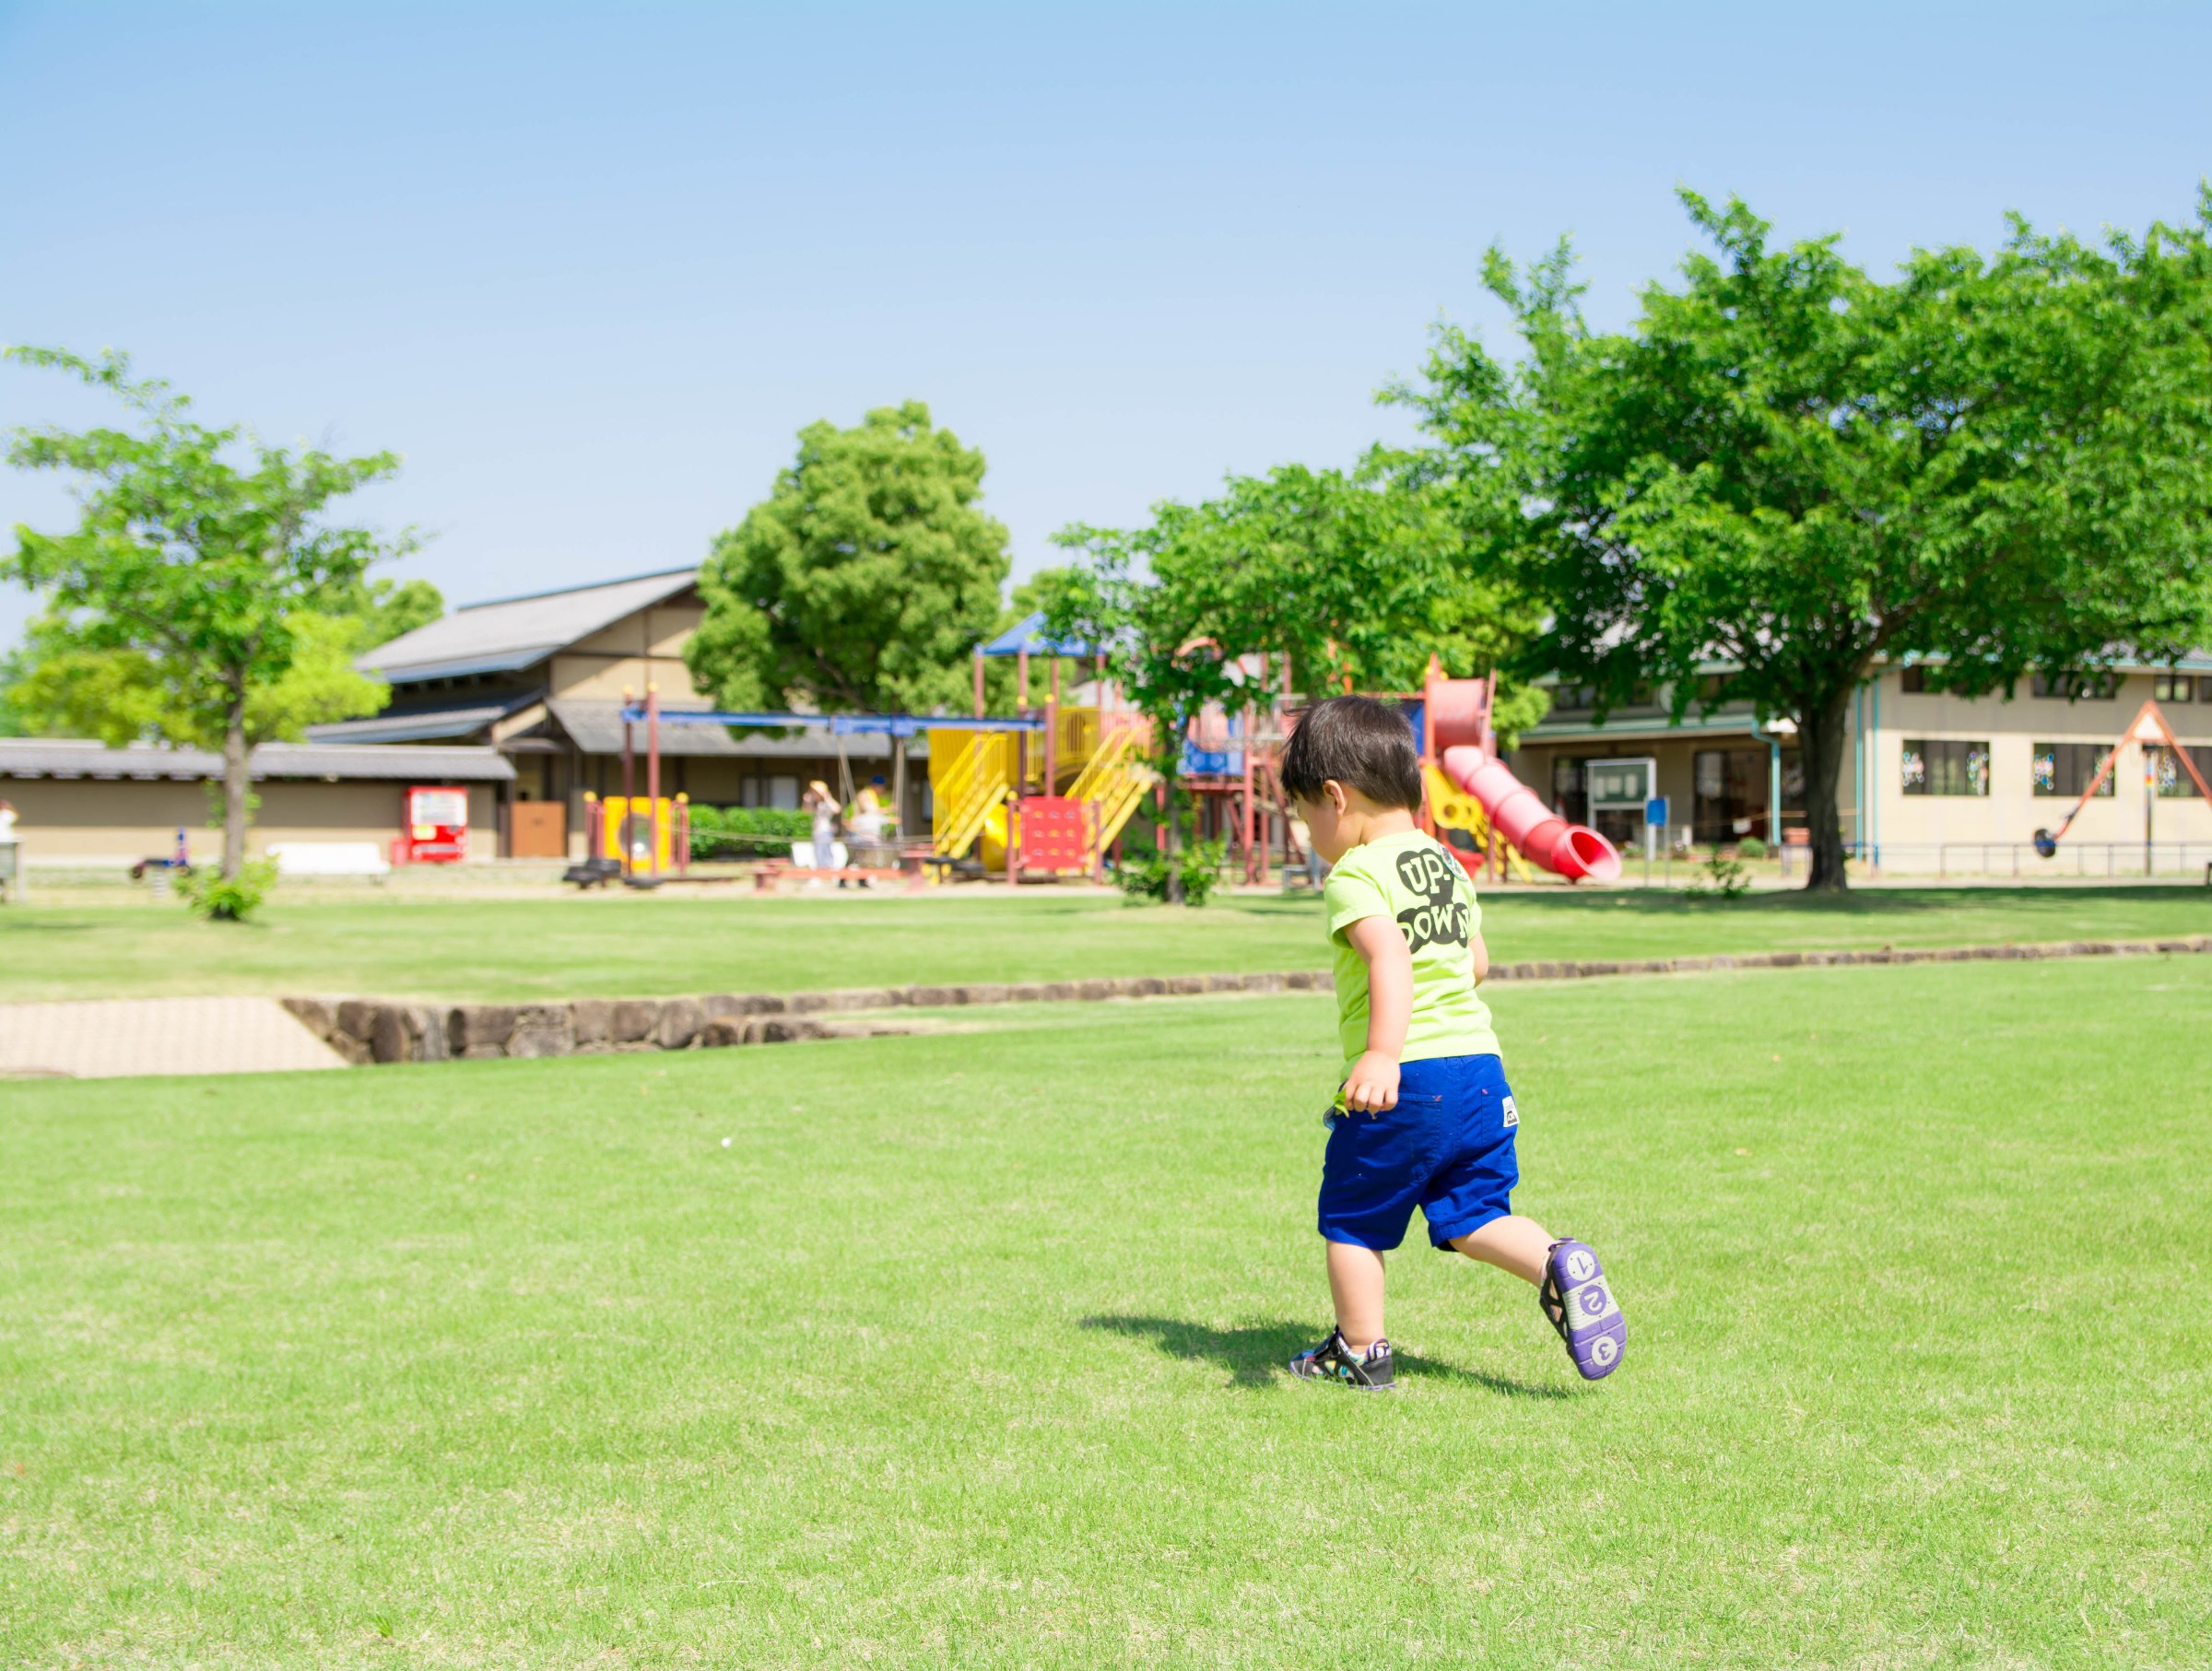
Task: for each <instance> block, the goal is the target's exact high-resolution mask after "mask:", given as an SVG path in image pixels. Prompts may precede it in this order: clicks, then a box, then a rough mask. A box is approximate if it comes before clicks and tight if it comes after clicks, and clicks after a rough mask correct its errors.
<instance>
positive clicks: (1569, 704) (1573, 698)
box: [1551, 685, 1597, 713]
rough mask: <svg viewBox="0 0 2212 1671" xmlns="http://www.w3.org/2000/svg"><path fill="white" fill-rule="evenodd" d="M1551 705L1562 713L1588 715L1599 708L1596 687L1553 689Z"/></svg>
mask: <svg viewBox="0 0 2212 1671" xmlns="http://www.w3.org/2000/svg"><path fill="white" fill-rule="evenodd" d="M1551 705H1552V706H1553V707H1554V708H1557V709H1559V711H1560V712H1562V713H1587V712H1590V710H1591V709H1593V708H1594V707H1596V706H1597V687H1596V686H1595V685H1559V686H1555V687H1553V688H1552V693H1551Z"/></svg>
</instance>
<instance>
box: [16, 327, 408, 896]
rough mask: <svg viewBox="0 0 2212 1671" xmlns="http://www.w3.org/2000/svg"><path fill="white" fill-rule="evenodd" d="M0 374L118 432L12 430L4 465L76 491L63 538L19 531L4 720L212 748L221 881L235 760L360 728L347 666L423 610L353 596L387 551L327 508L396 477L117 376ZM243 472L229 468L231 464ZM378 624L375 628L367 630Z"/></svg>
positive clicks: (368, 691)
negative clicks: (311, 733)
mask: <svg viewBox="0 0 2212 1671" xmlns="http://www.w3.org/2000/svg"><path fill="white" fill-rule="evenodd" d="M7 357H8V358H9V359H15V360H18V361H19V362H21V363H23V364H26V365H31V366H42V367H47V368H50V369H53V370H56V371H65V372H67V373H69V374H71V375H73V376H76V377H77V378H80V379H81V380H82V381H84V382H87V383H88V384H90V385H91V386H93V387H95V388H98V389H101V390H104V391H106V392H108V393H110V394H114V395H115V396H117V397H118V398H119V399H120V400H122V401H123V402H124V405H125V406H127V407H128V408H129V409H130V410H131V411H132V412H133V414H134V415H135V418H136V419H137V425H136V427H135V429H131V430H112V429H96V430H84V431H82V432H75V431H69V430H59V429H19V430H17V431H15V433H14V435H13V436H12V437H11V439H10V442H9V446H8V459H9V462H10V463H12V464H15V465H19V466H21V467H23V468H25V469H33V470H68V471H74V472H76V473H77V474H78V476H79V477H82V486H81V488H80V490H79V492H78V495H77V499H78V505H79V517H78V522H77V525H76V528H75V529H74V530H72V531H70V532H69V533H66V534H41V533H37V532H35V531H33V530H32V529H29V528H26V527H18V528H17V529H16V549H15V551H14V553H13V554H12V555H11V556H9V557H7V558H6V559H0V575H5V576H6V577H8V578H12V579H15V580H17V581H19V582H22V583H23V584H25V585H27V586H29V587H32V588H34V589H36V590H38V591H40V592H41V593H42V594H44V596H45V599H46V608H45V612H44V613H43V614H42V615H41V617H40V618H39V619H38V620H37V621H35V622H34V623H33V624H32V627H31V629H30V631H29V635H28V637H27V641H26V646H25V650H24V652H23V653H22V654H21V656H20V657H19V658H18V659H19V663H20V665H21V669H22V671H21V677H20V678H19V680H18V682H17V683H16V684H15V685H14V686H13V687H12V688H11V692H10V703H11V705H12V706H14V707H15V708H16V709H18V712H28V713H29V714H30V715H31V716H33V717H34V719H35V720H37V721H40V722H44V723H46V724H51V723H53V722H54V721H56V720H59V721H62V722H64V723H66V724H68V725H69V728H71V729H76V730H83V731H88V732H90V733H92V734H93V735H98V736H101V737H104V738H106V739H108V740H109V741H112V742H118V743H121V742H128V741H132V740H135V739H137V738H141V737H146V738H159V739H163V740H167V741H169V742H172V743H178V744H183V745H191V746H196V747H212V748H219V749H220V750H221V752H222V757H223V873H224V874H225V875H226V876H235V875H236V874H237V873H238V870H239V867H240V866H241V865H242V864H243V863H244V861H245V846H246V828H247V823H248V818H249V812H250V806H251V785H250V783H249V778H248V757H249V755H250V754H251V752H252V750H253V747H254V746H255V745H256V744H259V743H262V742H265V741H270V740H273V739H277V738H285V737H295V736H297V735H299V734H300V729H301V728H302V727H303V726H306V725H308V724H312V723H314V722H315V721H318V720H325V719H337V718H343V717H345V716H347V715H348V714H354V713H363V712H375V711H376V709H377V708H379V707H380V706H382V703H383V701H384V700H386V696H387V693H386V691H385V690H384V688H383V687H382V686H381V685H380V684H378V683H377V682H376V681H374V680H371V679H367V678H364V677H361V676H360V675H359V674H357V673H355V672H354V671H353V669H352V666H351V665H350V663H351V657H352V655H353V653H355V652H356V651H357V650H358V649H359V648H360V647H361V646H362V642H363V640H364V637H365V635H367V634H368V633H371V632H374V631H376V630H379V629H380V627H381V626H382V625H389V624H393V623H394V622H399V621H413V620H418V619H419V618H421V617H422V614H423V612H424V610H426V609H434V608H435V606H436V599H435V594H434V593H432V592H429V591H427V589H426V588H424V587H422V586H420V585H416V586H413V587H409V588H403V589H401V590H400V591H398V592H396V593H394V592H393V591H391V590H389V589H383V588H378V587H376V586H375V585H374V584H373V583H372V582H369V581H368V579H367V574H368V570H369V566H370V565H371V563H372V562H374V561H376V560H377V559H379V558H381V557H383V556H386V555H389V554H390V553H391V552H392V551H393V550H394V547H391V546H387V545H385V544H382V543H380V542H379V540H378V539H377V538H376V537H375V536H374V535H371V534H370V533H368V532H366V531H364V530H362V529H359V528H347V527H339V526H334V525H331V524H329V523H328V522H326V521H325V520H324V518H325V513H326V512H327V510H328V508H329V506H330V504H331V502H332V501H333V500H337V499H339V498H342V497H343V496H344V495H346V494H347V493H350V492H351V491H353V490H354V489H355V488H359V487H361V486H363V485H364V484H366V483H369V482H372V481H377V480H381V479H382V478H383V477H388V476H390V475H392V474H393V473H394V471H395V470H397V469H398V467H399V460H398V459H397V458H396V457H395V456H394V454H392V453H373V454H371V455H370V456H368V457H364V458H350V459H347V458H334V457H332V456H330V455H329V454H327V453H322V452H318V451H313V450H309V451H302V452H297V453H295V452H292V451H288V450H287V449H284V448H277V447H269V446H266V445H264V444H262V443H261V442H259V441H254V440H253V439H252V438H251V437H249V436H248V435H247V434H246V433H245V431H244V430H241V429H238V428H235V427H234V428H229V429H220V430H211V429H208V428H206V426H204V425H202V424H199V423H197V422H195V421H194V419H193V418H192V417H191V415H190V406H191V403H190V402H189V401H187V400H186V399H185V398H184V397H183V396H182V395H180V394H174V393H172V392H171V389H170V388H169V385H167V384H166V383H163V382H154V381H137V380H134V379H133V377H132V375H131V370H130V361H129V359H128V358H127V357H125V356H124V355H121V354H116V353H112V352H111V353H109V354H106V355H103V356H102V357H100V359H97V360H88V359H80V358H79V357H77V356H76V355H74V354H68V353H65V352H63V351H61V350H59V349H53V348H25V347H18V348H11V349H9V350H7ZM241 455H242V456H241ZM387 609H388V610H390V611H391V612H392V613H391V616H390V617H389V618H382V617H383V612H384V611H385V610H387Z"/></svg>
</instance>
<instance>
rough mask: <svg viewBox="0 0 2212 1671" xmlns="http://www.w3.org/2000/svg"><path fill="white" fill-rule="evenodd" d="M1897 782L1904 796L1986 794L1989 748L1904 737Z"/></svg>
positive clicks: (1985, 745)
mask: <svg viewBox="0 0 2212 1671" xmlns="http://www.w3.org/2000/svg"><path fill="white" fill-rule="evenodd" d="M1901 781H1902V783H1903V786H1904V792H1905V793H1906V794H1988V793H1989V745H1988V744H1987V743H1950V742H1942V741H1932V740H1928V739H1924V738H1921V737H1907V738H1906V739H1905V749H1904V760H1903V767H1902V771H1901Z"/></svg>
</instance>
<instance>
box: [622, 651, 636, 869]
mask: <svg viewBox="0 0 2212 1671" xmlns="http://www.w3.org/2000/svg"><path fill="white" fill-rule="evenodd" d="M632 694H633V693H632V692H631V690H630V688H629V686H628V685H625V686H623V687H622V874H623V876H624V877H628V876H629V852H630V841H631V836H632V832H633V830H634V828H635V826H634V823H633V820H634V819H635V818H636V817H637V812H636V807H637V804H638V799H637V781H636V780H637V754H636V752H635V750H634V749H633V748H632V747H631V746H630V730H629V704H630V699H631V696H632Z"/></svg>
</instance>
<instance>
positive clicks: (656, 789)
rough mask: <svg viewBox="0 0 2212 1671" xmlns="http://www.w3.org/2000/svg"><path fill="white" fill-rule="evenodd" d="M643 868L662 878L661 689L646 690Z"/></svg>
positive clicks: (646, 688)
mask: <svg viewBox="0 0 2212 1671" xmlns="http://www.w3.org/2000/svg"><path fill="white" fill-rule="evenodd" d="M645 868H646V869H647V870H648V871H650V872H651V873H652V875H653V880H654V881H656V882H657V881H659V880H660V879H661V688H660V687H659V686H658V685H655V684H651V683H648V684H647V685H646V687H645Z"/></svg>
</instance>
